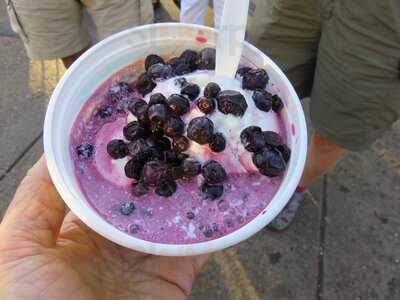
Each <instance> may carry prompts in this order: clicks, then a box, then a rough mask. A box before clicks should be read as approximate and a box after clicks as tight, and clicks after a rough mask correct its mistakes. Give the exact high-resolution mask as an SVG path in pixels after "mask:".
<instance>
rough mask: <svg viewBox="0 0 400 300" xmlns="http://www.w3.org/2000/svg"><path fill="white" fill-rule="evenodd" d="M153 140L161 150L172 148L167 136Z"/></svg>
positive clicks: (155, 145)
mask: <svg viewBox="0 0 400 300" xmlns="http://www.w3.org/2000/svg"><path fill="white" fill-rule="evenodd" d="M151 142H152V144H153V146H154V147H156V148H157V149H158V150H159V151H168V150H171V141H170V140H169V138H167V137H161V138H154V139H153V140H152V141H151Z"/></svg>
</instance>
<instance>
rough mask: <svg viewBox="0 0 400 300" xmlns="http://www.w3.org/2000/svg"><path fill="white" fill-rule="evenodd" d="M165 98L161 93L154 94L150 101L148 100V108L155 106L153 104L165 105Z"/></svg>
mask: <svg viewBox="0 0 400 300" xmlns="http://www.w3.org/2000/svg"><path fill="white" fill-rule="evenodd" d="M166 102H167V98H165V96H164V95H163V94H161V93H155V94H153V95H151V97H150V100H149V106H152V105H155V104H166Z"/></svg>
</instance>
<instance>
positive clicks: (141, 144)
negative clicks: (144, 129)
mask: <svg viewBox="0 0 400 300" xmlns="http://www.w3.org/2000/svg"><path fill="white" fill-rule="evenodd" d="M128 152H129V155H130V156H132V157H133V158H134V159H136V160H146V159H147V158H148V157H149V154H150V147H149V145H148V144H147V143H146V141H145V140H144V139H137V140H135V141H133V142H130V143H129V144H128Z"/></svg>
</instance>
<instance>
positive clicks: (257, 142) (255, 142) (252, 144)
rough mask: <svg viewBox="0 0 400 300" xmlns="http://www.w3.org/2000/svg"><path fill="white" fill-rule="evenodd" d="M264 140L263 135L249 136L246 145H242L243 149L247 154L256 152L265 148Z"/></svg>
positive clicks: (257, 133)
mask: <svg viewBox="0 0 400 300" xmlns="http://www.w3.org/2000/svg"><path fill="white" fill-rule="evenodd" d="M265 144H266V143H265V138H264V135H263V133H262V132H261V133H260V132H254V133H253V134H251V135H250V136H249V140H248V144H246V145H244V148H245V149H246V150H247V151H249V152H257V151H260V150H262V149H263V148H264V147H265Z"/></svg>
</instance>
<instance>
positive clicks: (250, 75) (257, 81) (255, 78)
mask: <svg viewBox="0 0 400 300" xmlns="http://www.w3.org/2000/svg"><path fill="white" fill-rule="evenodd" d="M268 81H269V77H268V74H267V72H266V71H265V70H264V69H252V70H249V71H247V72H246V73H245V74H244V75H243V80H242V87H243V88H244V89H247V90H253V91H254V90H256V89H262V90H263V89H265V88H266V86H267V84H268Z"/></svg>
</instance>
